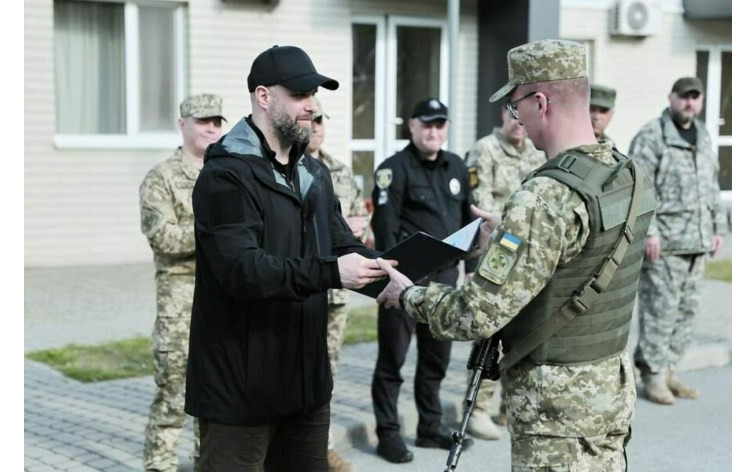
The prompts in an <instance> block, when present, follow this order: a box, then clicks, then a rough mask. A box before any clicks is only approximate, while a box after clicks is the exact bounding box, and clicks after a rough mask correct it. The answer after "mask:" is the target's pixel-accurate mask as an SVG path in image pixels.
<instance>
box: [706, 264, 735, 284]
mask: <svg viewBox="0 0 756 472" xmlns="http://www.w3.org/2000/svg"><path fill="white" fill-rule="evenodd" d="M705 277H706V278H707V279H715V280H724V281H725V282H732V260H730V259H723V260H719V261H713V262H708V263H707V264H706V275H705Z"/></svg>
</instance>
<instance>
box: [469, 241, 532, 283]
mask: <svg viewBox="0 0 756 472" xmlns="http://www.w3.org/2000/svg"><path fill="white" fill-rule="evenodd" d="M521 244H522V241H521V240H520V238H518V237H517V236H515V235H513V234H512V233H506V232H505V233H504V234H503V235H502V236H501V238H500V239H499V241H498V242H497V243H494V244H491V247H489V248H488V251H487V252H486V255H485V256H484V257H483V260H482V261H481V263H480V265H479V266H478V274H480V276H481V277H483V278H484V279H486V280H488V281H489V282H491V283H494V284H496V285H503V284H504V282H506V280H507V277H509V273H510V272H511V271H512V268H513V267H514V265H515V262H517V256H518V249H519V248H520V245H521Z"/></svg>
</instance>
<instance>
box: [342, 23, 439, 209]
mask: <svg viewBox="0 0 756 472" xmlns="http://www.w3.org/2000/svg"><path fill="white" fill-rule="evenodd" d="M447 64H448V46H447V39H446V23H445V20H444V19H427V18H412V17H397V16H388V17H383V16H381V17H377V16H376V17H355V18H353V20H352V120H351V125H352V131H351V139H350V142H349V149H350V151H351V158H352V169H353V170H354V173H355V177H356V179H357V180H358V184H360V185H361V186H362V189H363V192H364V195H365V196H368V197H369V196H370V193H371V192H372V190H373V172H374V171H375V168H376V167H378V165H379V164H380V163H381V162H382V161H383V160H384V159H385V158H386V157H388V156H390V155H392V154H393V153H394V152H396V151H398V150H400V149H402V148H403V147H404V146H406V145H407V143H408V142H409V131H408V130H407V121H408V120H409V117H410V116H411V114H412V109H413V107H414V105H415V103H417V102H418V101H420V100H422V99H425V98H428V97H430V96H434V97H439V98H440V99H441V101H442V102H444V103H446V104H447V105H448V71H447Z"/></svg>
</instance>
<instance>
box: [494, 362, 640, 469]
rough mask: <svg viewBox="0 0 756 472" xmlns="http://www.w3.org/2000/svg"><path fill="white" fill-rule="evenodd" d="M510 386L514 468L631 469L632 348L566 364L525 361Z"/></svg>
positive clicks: (509, 379)
mask: <svg viewBox="0 0 756 472" xmlns="http://www.w3.org/2000/svg"><path fill="white" fill-rule="evenodd" d="M505 386H506V395H507V429H509V433H510V441H511V450H512V470H513V471H515V472H525V471H543V472H547V471H548V472H553V471H580V472H584V471H586V472H593V471H595V472H605V471H617V472H619V471H625V470H627V460H626V455H625V447H626V446H627V443H628V441H629V440H630V424H631V422H632V418H633V416H634V411H635V399H636V392H635V379H634V377H633V369H632V362H631V360H630V355H629V354H628V353H627V352H625V351H623V352H621V353H620V354H618V355H616V356H612V357H610V358H607V359H604V360H600V361H596V362H594V363H587V364H578V365H566V366H562V365H549V364H544V365H535V364H532V363H530V362H529V361H527V360H525V361H522V362H520V363H518V364H517V365H515V366H514V367H512V368H511V369H510V370H509V371H508V372H507V382H506V385H505Z"/></svg>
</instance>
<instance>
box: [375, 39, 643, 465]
mask: <svg viewBox="0 0 756 472" xmlns="http://www.w3.org/2000/svg"><path fill="white" fill-rule="evenodd" d="M585 60H586V55H585V48H584V47H583V46H582V45H581V44H579V43H575V42H572V41H561V40H544V41H536V42H534V43H528V44H525V45H523V46H519V47H517V48H514V49H512V50H510V51H509V54H508V65H509V78H510V82H509V83H508V84H507V85H506V86H504V87H503V88H502V89H501V90H499V91H498V92H497V93H496V94H494V95H493V96H492V97H491V100H492V101H495V100H498V99H500V98H503V97H509V98H508V99H509V103H508V108H509V110H510V112H511V113H512V114H513V115H514V116H515V118H517V119H518V120H519V121H520V122H521V123H522V124H523V125H524V126H525V128H526V129H527V131H528V135H529V136H530V138H531V139H532V140H533V142H534V144H535V145H536V147H538V148H540V149H544V150H545V151H546V153H547V155H548V157H549V161H548V162H547V163H546V164H544V165H543V166H542V167H541V168H539V169H538V170H537V171H536V172H535V173H534V174H532V175H531V176H530V177H529V178H528V180H526V181H525V182H524V183H523V184H522V186H521V187H520V188H519V189H518V190H516V191H515V192H514V193H513V194H512V196H511V197H510V198H509V199H508V200H507V202H506V204H505V205H504V208H503V214H502V216H501V218H499V217H498V216H497V215H495V214H492V213H486V212H482V211H480V210H477V209H476V212H475V213H476V214H477V215H479V216H482V217H484V218H485V219H486V222H485V223H484V225H483V226H482V227H481V233H480V237H479V239H478V245H479V246H480V247H482V248H486V249H485V254H484V255H483V257H482V258H481V259H480V263H479V264H478V267H477V269H476V271H475V274H474V275H473V277H472V279H471V280H469V281H467V282H466V283H465V284H463V285H462V286H461V287H460V288H459V289H456V290H455V289H454V288H453V287H450V286H446V285H442V284H436V283H432V284H430V286H429V287H428V288H423V287H416V286H414V285H413V284H412V282H411V281H410V280H409V279H407V278H406V277H404V276H403V275H402V274H401V273H399V272H398V271H396V270H395V269H392V268H391V267H389V266H388V264H386V263H385V262H384V261H382V260H379V265H381V267H382V268H384V270H386V271H387V272H388V273H389V276H390V277H391V283H390V284H389V285H388V286H387V287H386V289H385V290H384V292H382V293H381V294H380V295H379V297H378V299H377V301H378V302H379V303H384V304H386V305H389V306H394V305H401V306H402V307H403V308H404V310H406V312H407V314H408V315H409V316H411V317H412V318H414V319H416V320H417V321H419V322H422V323H428V324H429V327H430V330H431V333H432V334H433V336H434V337H436V338H439V339H459V340H474V339H484V338H488V337H491V336H492V335H494V334H496V335H497V337H498V339H500V340H501V343H502V347H503V349H504V351H505V352H506V354H505V356H504V358H503V360H502V361H501V363H500V364H499V365H500V368H501V369H502V370H505V369H507V368H509V370H508V371H506V401H507V421H508V428H509V431H510V433H511V447H512V470H513V471H516V472H520V471H536V470H551V471H555V470H565V471H566V470H579V471H621V470H626V468H627V464H626V457H625V446H626V444H627V442H628V440H629V439H630V423H631V420H632V418H633V414H634V404H635V385H634V380H633V372H632V364H631V361H630V358H629V355H628V353H627V352H626V351H625V346H626V343H627V337H628V336H627V335H628V331H629V327H630V321H631V317H632V309H633V305H634V299H635V291H636V288H637V280H638V277H639V274H640V264H641V259H642V257H641V256H642V251H643V243H644V241H645V233H646V230H647V227H648V224H649V223H650V221H651V218H652V216H653V209H654V208H655V206H656V200H655V197H654V194H653V190H652V188H651V187H650V185H651V184H650V182H649V181H648V178H646V177H645V176H644V174H643V172H642V170H640V169H638V168H636V167H635V166H633V162H632V161H631V160H628V158H626V157H624V156H622V155H621V154H619V153H616V152H613V151H612V148H611V145H610V144H609V143H607V142H601V143H597V142H596V139H595V137H594V135H593V130H592V127H591V123H590V118H589V116H588V93H589V92H588V90H589V87H588V79H587V77H586V70H585ZM552 103H553V104H554V105H553V106H552ZM615 177H616V178H615ZM644 183H645V185H644ZM578 184H579V185H578ZM577 188H579V189H580V190H579V192H578V190H576V189H577ZM644 188H646V190H645V191H644V190H643V189H644ZM641 196H642V198H641ZM607 197H608V198H607ZM628 208H629V210H628ZM615 245H616V246H615ZM615 247H616V248H617V249H616V250H615V249H614V248H615ZM620 253H622V255H620ZM615 270H616V272H617V274H618V275H619V277H613V275H614V271H615ZM594 274H596V275H598V277H596V276H595V275H594ZM619 295H621V296H619ZM547 328H555V329H556V331H554V330H550V329H547ZM531 338H532V339H531ZM521 339H531V342H528V343H525V344H529V345H530V346H527V347H526V346H525V345H523V344H520V342H521V341H520V340H521ZM532 346H537V347H535V348H533V347H532ZM518 348H519V351H520V354H521V355H519V356H515V354H514V353H515V352H517V350H518ZM510 356H511V357H510ZM523 356H524V357H523Z"/></svg>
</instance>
